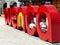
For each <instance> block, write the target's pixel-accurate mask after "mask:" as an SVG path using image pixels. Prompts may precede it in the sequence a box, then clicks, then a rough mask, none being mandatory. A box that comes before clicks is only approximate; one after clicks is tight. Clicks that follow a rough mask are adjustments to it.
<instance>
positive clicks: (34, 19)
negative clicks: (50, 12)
mask: <svg viewBox="0 0 60 45" xmlns="http://www.w3.org/2000/svg"><path fill="white" fill-rule="evenodd" d="M29 27H30V28H31V29H32V28H35V27H36V16H34V18H33V19H32V20H31V23H30V25H29Z"/></svg>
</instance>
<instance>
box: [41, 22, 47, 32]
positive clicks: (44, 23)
mask: <svg viewBox="0 0 60 45" xmlns="http://www.w3.org/2000/svg"><path fill="white" fill-rule="evenodd" d="M40 26H41V29H42V30H43V31H44V32H45V31H46V30H47V29H45V28H44V27H46V26H47V24H46V22H40Z"/></svg>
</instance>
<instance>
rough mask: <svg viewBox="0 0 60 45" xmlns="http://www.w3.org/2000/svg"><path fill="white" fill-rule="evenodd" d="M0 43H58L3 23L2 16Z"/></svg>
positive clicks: (1, 18) (0, 21)
mask: <svg viewBox="0 0 60 45" xmlns="http://www.w3.org/2000/svg"><path fill="white" fill-rule="evenodd" d="M0 45H60V43H53V44H52V43H49V42H46V41H43V40H41V39H39V37H34V36H30V35H28V34H27V33H25V32H24V31H19V30H17V29H14V28H13V27H10V26H8V25H6V24H5V21H4V18H3V17H0Z"/></svg>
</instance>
